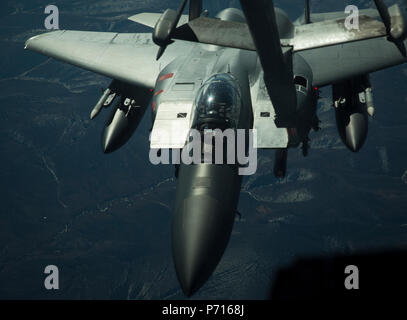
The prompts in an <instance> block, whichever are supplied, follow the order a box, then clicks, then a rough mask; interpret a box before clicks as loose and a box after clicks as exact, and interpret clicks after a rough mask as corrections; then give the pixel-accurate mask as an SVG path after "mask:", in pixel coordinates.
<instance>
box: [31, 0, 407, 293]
mask: <svg viewBox="0 0 407 320" xmlns="http://www.w3.org/2000/svg"><path fill="white" fill-rule="evenodd" d="M187 2H188V1H187V0H183V1H182V3H181V4H180V7H179V9H178V11H175V10H171V9H167V10H166V11H165V12H164V13H163V14H156V13H141V14H137V15H135V16H132V17H130V18H129V19H130V20H132V21H134V22H137V23H141V24H144V25H147V26H150V27H151V28H152V29H153V31H152V34H150V33H147V34H130V33H110V32H84V31H69V30H63V31H62V30H61V31H53V32H48V33H44V34H41V35H38V36H35V37H33V38H31V39H29V40H28V41H27V43H26V46H25V48H26V49H29V50H33V51H36V52H39V53H42V54H44V55H47V56H50V57H53V58H55V59H58V60H61V61H64V62H67V63H70V64H72V65H75V66H78V67H81V68H84V69H86V70H90V71H93V72H96V73H99V74H101V75H104V76H107V77H109V78H111V79H113V81H112V83H111V84H110V86H109V87H108V89H106V91H105V92H104V93H103V95H102V97H101V98H100V100H99V101H98V102H97V104H96V106H95V107H94V109H93V110H92V113H91V118H94V117H95V116H96V115H97V114H98V113H99V112H100V111H101V109H103V107H108V106H109V105H111V104H113V102H114V101H117V102H116V104H115V106H114V108H113V110H112V113H111V115H110V117H109V118H108V121H107V123H106V126H105V128H104V131H103V134H102V147H103V151H104V152H105V153H109V152H112V151H114V150H116V149H118V148H119V147H121V146H122V145H123V144H125V143H126V141H127V140H128V139H129V138H130V137H131V135H132V134H133V132H134V131H135V129H136V128H137V126H138V124H139V123H140V120H141V118H142V117H143V115H144V113H145V111H146V109H148V108H151V110H152V114H153V128H152V132H151V148H152V149H157V150H163V149H166V150H169V149H173V150H174V149H182V148H184V147H185V145H186V142H187V140H188V136H189V132H190V131H191V129H196V130H198V131H201V130H203V129H217V128H218V129H222V130H225V129H226V128H227V129H233V130H238V129H244V130H246V131H249V130H250V129H256V132H257V137H256V136H255V139H254V140H255V141H254V146H255V148H271V149H275V150H276V161H275V165H274V166H275V167H274V172H275V175H276V176H277V177H283V176H284V175H285V172H286V163H287V150H288V148H292V147H298V146H300V145H301V146H302V148H303V151H304V155H306V153H307V149H308V143H307V142H308V134H309V132H310V131H311V130H312V129H314V130H318V122H319V121H318V118H317V115H316V107H317V101H318V93H319V89H318V88H320V87H324V86H328V85H331V86H332V90H333V105H334V110H335V113H336V119H337V127H338V131H339V134H340V137H341V139H342V141H343V142H344V144H345V145H346V146H347V147H348V148H349V149H350V150H352V151H354V152H357V151H358V150H359V149H360V148H361V147H362V146H363V144H364V142H365V139H366V136H367V131H368V116H369V115H371V116H373V113H374V106H373V97H372V86H371V84H370V81H369V73H372V72H374V71H377V70H380V69H384V68H388V67H391V66H394V65H397V64H401V63H404V62H406V44H407V41H406V38H407V32H406V30H407V27H406V22H405V18H404V11H405V8H400V6H399V5H394V6H391V7H387V6H386V5H385V4H384V3H383V1H382V0H374V2H375V4H376V8H377V10H375V9H367V10H360V17H359V29H358V30H355V29H350V28H347V27H346V24H345V21H346V19H347V15H346V14H345V13H343V12H330V13H322V14H312V13H310V4H309V0H307V1H306V3H305V10H304V15H302V16H301V17H300V18H299V19H298V20H297V21H295V22H294V23H293V22H291V21H290V20H289V18H288V16H287V15H286V13H284V11H282V10H280V9H278V8H275V7H274V5H273V2H272V1H271V0H241V1H240V3H241V7H242V9H243V11H240V10H238V9H234V8H229V9H225V10H223V11H221V12H220V13H219V14H218V15H217V16H216V17H215V18H210V17H208V14H207V12H206V11H203V10H202V0H190V1H189V15H183V11H184V9H185V6H186V5H187ZM159 132H161V133H162V132H169V134H164V135H163V134H159ZM238 167H239V165H238V164H229V163H224V164H208V163H204V162H202V163H194V164H189V165H188V164H185V163H181V164H180V165H178V166H177V170H176V172H177V175H176V176H177V191H176V201H175V209H174V217H173V224H172V249H173V259H174V263H175V270H176V273H177V277H178V280H179V282H180V284H181V287H182V290H183V292H184V293H185V294H186V295H187V296H190V295H192V294H193V293H194V292H196V291H197V290H198V289H199V288H200V287H201V286H202V285H203V284H204V283H205V282H206V281H207V279H208V278H209V277H210V275H211V274H212V273H213V271H214V270H215V268H216V266H217V265H218V263H219V261H220V259H221V257H222V255H223V252H224V250H225V248H226V246H227V243H228V241H229V238H230V234H231V231H232V228H233V222H234V219H235V213H236V209H237V203H238V199H239V193H240V187H241V181H242V180H241V176H240V175H239V174H238Z"/></svg>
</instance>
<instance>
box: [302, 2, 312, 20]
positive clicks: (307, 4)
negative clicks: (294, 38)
mask: <svg viewBox="0 0 407 320" xmlns="http://www.w3.org/2000/svg"><path fill="white" fill-rule="evenodd" d="M304 23H305V24H310V23H311V7H310V0H305V9H304Z"/></svg>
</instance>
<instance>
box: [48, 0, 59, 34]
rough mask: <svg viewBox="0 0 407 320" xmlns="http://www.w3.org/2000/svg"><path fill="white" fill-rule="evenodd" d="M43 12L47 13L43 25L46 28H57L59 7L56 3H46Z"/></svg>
mask: <svg viewBox="0 0 407 320" xmlns="http://www.w3.org/2000/svg"><path fill="white" fill-rule="evenodd" d="M44 13H45V14H48V15H49V16H47V17H46V18H45V20H44V27H45V29H47V30H58V29H59V9H58V7H57V6H56V5H52V4H50V5H48V6H46V7H45V11H44Z"/></svg>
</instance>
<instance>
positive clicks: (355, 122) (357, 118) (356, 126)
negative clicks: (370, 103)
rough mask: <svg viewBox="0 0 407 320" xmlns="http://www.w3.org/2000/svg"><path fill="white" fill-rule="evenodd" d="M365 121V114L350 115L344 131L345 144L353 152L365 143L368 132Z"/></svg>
mask: <svg viewBox="0 0 407 320" xmlns="http://www.w3.org/2000/svg"><path fill="white" fill-rule="evenodd" d="M367 121H368V120H367V116H366V114H363V113H353V114H351V115H350V119H349V124H348V126H347V127H346V129H345V135H346V139H345V143H346V146H347V147H348V148H349V149H350V150H351V151H353V152H358V151H359V150H360V149H361V148H362V147H363V145H364V143H365V141H366V137H367V131H368V127H367V126H368V122H367Z"/></svg>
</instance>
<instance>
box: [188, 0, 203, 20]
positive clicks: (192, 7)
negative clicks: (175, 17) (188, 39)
mask: <svg viewBox="0 0 407 320" xmlns="http://www.w3.org/2000/svg"><path fill="white" fill-rule="evenodd" d="M201 13H202V0H190V1H189V21H192V20H194V19H196V18H199V17H200V15H201Z"/></svg>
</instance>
